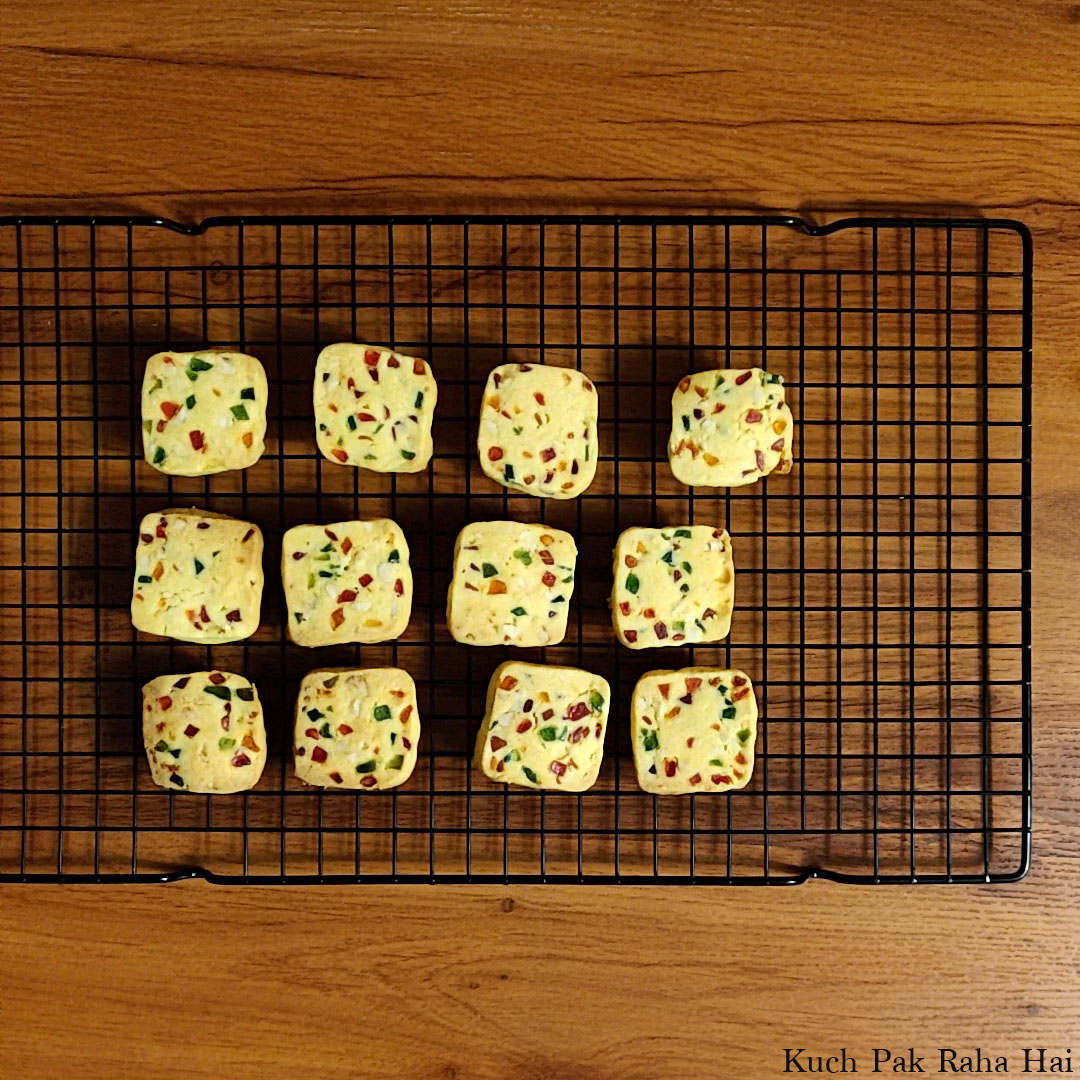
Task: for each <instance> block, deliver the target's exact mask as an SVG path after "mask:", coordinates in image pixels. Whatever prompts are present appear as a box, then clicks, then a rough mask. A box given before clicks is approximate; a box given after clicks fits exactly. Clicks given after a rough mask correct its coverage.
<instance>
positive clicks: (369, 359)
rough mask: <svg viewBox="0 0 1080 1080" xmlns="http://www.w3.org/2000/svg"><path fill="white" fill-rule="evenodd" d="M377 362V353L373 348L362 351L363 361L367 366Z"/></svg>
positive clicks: (372, 365)
mask: <svg viewBox="0 0 1080 1080" xmlns="http://www.w3.org/2000/svg"><path fill="white" fill-rule="evenodd" d="M378 362H379V354H378V353H377V352H376V351H375V350H374V349H367V350H365V352H364V363H365V364H367V366H368V367H374V366H375V365H376V364H377V363H378Z"/></svg>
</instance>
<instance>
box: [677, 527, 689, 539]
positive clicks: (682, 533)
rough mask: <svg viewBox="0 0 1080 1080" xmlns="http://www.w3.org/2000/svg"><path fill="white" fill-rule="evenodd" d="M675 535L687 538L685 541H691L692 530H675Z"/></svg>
mask: <svg viewBox="0 0 1080 1080" xmlns="http://www.w3.org/2000/svg"><path fill="white" fill-rule="evenodd" d="M675 535H676V536H682V537H685V539H687V540H689V539H690V530H689V529H676V530H675Z"/></svg>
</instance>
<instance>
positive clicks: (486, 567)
mask: <svg viewBox="0 0 1080 1080" xmlns="http://www.w3.org/2000/svg"><path fill="white" fill-rule="evenodd" d="M480 571H481V573H483V575H484V577H494V576H495V575H496V574H497V573H498V572H499V571H498V570H496V569H495V567H494V566H492V564H491V563H489V562H486V563H481V564H480Z"/></svg>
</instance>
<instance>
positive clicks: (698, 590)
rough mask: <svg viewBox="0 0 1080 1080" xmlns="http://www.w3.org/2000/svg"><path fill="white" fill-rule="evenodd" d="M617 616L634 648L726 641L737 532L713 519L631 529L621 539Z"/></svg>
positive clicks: (620, 631) (618, 628) (614, 601)
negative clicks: (711, 522) (733, 543)
mask: <svg viewBox="0 0 1080 1080" xmlns="http://www.w3.org/2000/svg"><path fill="white" fill-rule="evenodd" d="M614 576H615V583H614V586H613V587H612V591H611V621H612V624H613V625H614V627H615V633H616V635H617V636H618V638H619V640H620V641H621V642H622V643H623V644H624V645H626V646H628V647H629V648H631V649H655V648H660V647H663V646H665V645H700V644H703V643H705V642H709V641H720V640H721V639H722V638H725V637H727V635H728V631H729V630H730V629H731V607H732V604H733V603H734V599H735V568H734V566H733V564H732V558H731V537H729V536H728V534H727V533H726V532H725V531H724V530H723V529H714V528H713V527H712V526H711V525H681V526H678V527H676V526H670V527H668V528H666V529H640V528H634V529H627V530H626V531H625V532H623V533H621V534H620V536H619V540H618V543H617V544H616V545H615V572H614Z"/></svg>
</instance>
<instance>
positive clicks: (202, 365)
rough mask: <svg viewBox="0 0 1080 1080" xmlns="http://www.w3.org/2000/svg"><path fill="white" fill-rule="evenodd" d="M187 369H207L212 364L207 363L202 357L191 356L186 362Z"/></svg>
mask: <svg viewBox="0 0 1080 1080" xmlns="http://www.w3.org/2000/svg"><path fill="white" fill-rule="evenodd" d="M187 366H188V371H209V370H210V369H211V368H212V367H213V366H214V365H213V364H208V363H207V362H206V361H205V360H203V359H202V357H199V356H193V357H192V358H191V359H190V360H189V361H188V362H187Z"/></svg>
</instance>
